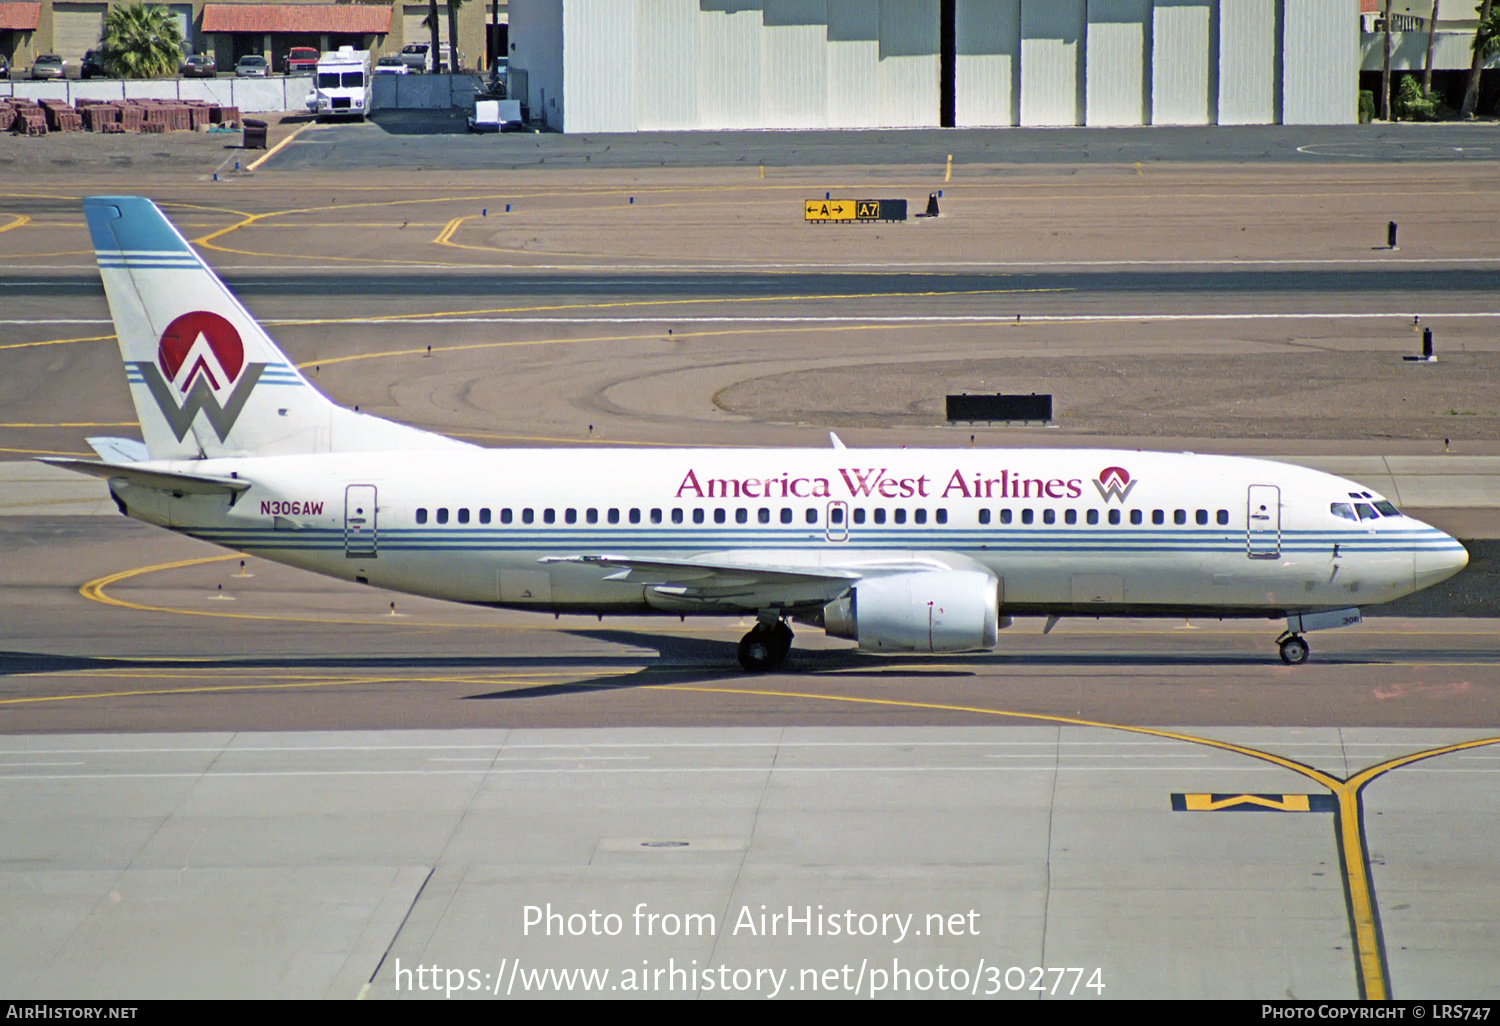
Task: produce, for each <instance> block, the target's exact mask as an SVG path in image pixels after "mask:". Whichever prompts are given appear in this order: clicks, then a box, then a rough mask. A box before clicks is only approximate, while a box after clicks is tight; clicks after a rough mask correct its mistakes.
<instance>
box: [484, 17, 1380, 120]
mask: <svg viewBox="0 0 1500 1026" xmlns="http://www.w3.org/2000/svg"><path fill="white" fill-rule="evenodd" d="M509 13H510V68H511V72H512V75H511V86H512V89H513V91H514V92H515V93H516V95H517V98H520V99H524V100H525V102H526V103H527V104H528V105H529V107H530V111H531V116H532V117H533V118H534V119H536V120H542V121H545V122H546V123H547V124H548V125H549V126H550V127H552V128H555V129H559V130H562V131H565V132H634V131H647V130H676V129H717V128H907V127H938V126H955V127H987V126H1006V125H1099V126H1106V125H1209V124H1222V125H1246V124H1278V123H1280V124H1344V123H1353V122H1355V121H1356V120H1357V106H1358V82H1359V66H1360V57H1361V53H1360V21H1359V2H1358V0H510V4H509ZM517 72H519V74H517Z"/></svg>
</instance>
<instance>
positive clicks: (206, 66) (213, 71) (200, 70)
mask: <svg viewBox="0 0 1500 1026" xmlns="http://www.w3.org/2000/svg"><path fill="white" fill-rule="evenodd" d="M218 74H219V69H218V67H216V66H215V64H214V59H213V58H212V57H210V56H209V55H208V54H206V53H195V54H192V55H190V56H189V57H188V58H187V60H185V61H183V62H182V77H183V78H217V77H218Z"/></svg>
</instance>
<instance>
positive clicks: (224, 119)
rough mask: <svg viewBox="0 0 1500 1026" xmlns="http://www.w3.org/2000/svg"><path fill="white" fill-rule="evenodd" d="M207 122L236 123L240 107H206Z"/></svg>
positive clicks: (238, 119)
mask: <svg viewBox="0 0 1500 1026" xmlns="http://www.w3.org/2000/svg"><path fill="white" fill-rule="evenodd" d="M208 123H209V124H211V125H230V126H233V125H237V124H239V123H240V109H239V108H238V107H210V108H209V109H208Z"/></svg>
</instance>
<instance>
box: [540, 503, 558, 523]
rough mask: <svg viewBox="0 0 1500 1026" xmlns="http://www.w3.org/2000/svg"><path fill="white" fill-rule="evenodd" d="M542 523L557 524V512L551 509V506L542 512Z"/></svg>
mask: <svg viewBox="0 0 1500 1026" xmlns="http://www.w3.org/2000/svg"><path fill="white" fill-rule="evenodd" d="M542 523H544V524H555V523H557V510H555V509H553V508H552V507H551V506H548V507H547V508H546V509H544V510H542Z"/></svg>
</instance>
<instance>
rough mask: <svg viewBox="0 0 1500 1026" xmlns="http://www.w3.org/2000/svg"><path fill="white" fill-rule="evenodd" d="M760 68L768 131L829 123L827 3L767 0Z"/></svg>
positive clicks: (764, 1) (764, 112)
mask: <svg viewBox="0 0 1500 1026" xmlns="http://www.w3.org/2000/svg"><path fill="white" fill-rule="evenodd" d="M763 3H764V6H763V8H762V12H763V13H762V22H761V25H762V31H763V33H764V34H763V36H762V40H761V65H760V69H761V71H760V95H761V104H762V110H763V117H762V122H761V123H762V124H763V125H764V126H765V127H766V128H824V127H826V126H827V125H828V42H827V40H828V4H827V3H826V0H763Z"/></svg>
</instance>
